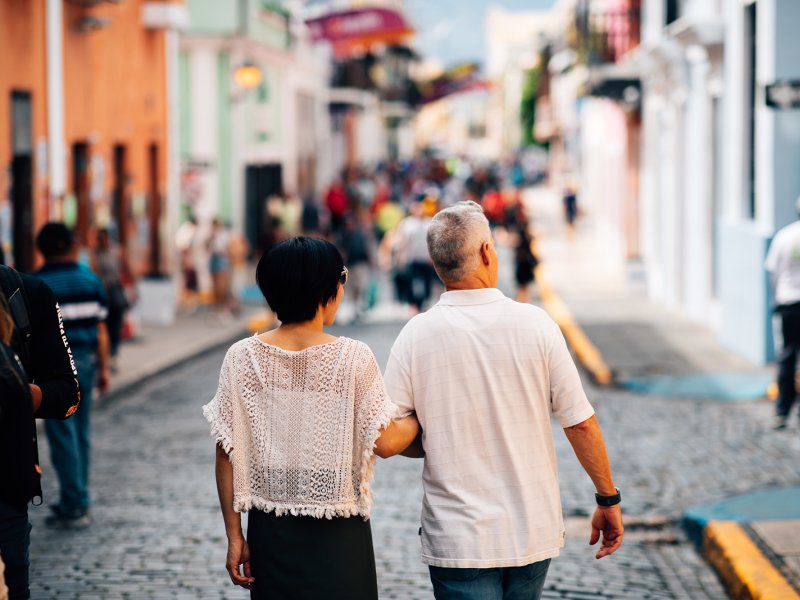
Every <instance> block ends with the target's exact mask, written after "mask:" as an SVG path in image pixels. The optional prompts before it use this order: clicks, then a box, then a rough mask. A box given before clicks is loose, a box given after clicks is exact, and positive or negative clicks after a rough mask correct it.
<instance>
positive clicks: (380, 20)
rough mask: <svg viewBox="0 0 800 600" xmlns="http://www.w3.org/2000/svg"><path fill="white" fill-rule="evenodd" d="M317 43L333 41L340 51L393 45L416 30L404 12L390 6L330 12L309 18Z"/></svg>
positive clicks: (308, 23)
mask: <svg viewBox="0 0 800 600" xmlns="http://www.w3.org/2000/svg"><path fill="white" fill-rule="evenodd" d="M306 25H308V28H309V30H310V31H311V39H312V40H313V41H315V42H320V41H327V42H330V43H331V44H332V45H333V47H334V51H336V52H337V54H342V53H346V52H348V51H351V50H355V49H361V50H363V49H368V48H369V46H370V45H371V44H374V43H378V42H380V43H384V44H393V43H398V42H400V41H402V40H403V39H405V38H406V37H407V36H408V35H410V34H412V33H414V30H413V29H412V28H411V26H410V25H409V24H408V22H406V19H405V17H404V16H403V15H402V13H400V12H398V11H396V10H391V9H388V8H362V9H355V10H346V11H340V12H334V13H329V14H327V15H323V16H321V17H317V18H314V19H309V20H308V21H306Z"/></svg>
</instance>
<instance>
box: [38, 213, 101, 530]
mask: <svg viewBox="0 0 800 600" xmlns="http://www.w3.org/2000/svg"><path fill="white" fill-rule="evenodd" d="M36 247H37V248H38V249H39V252H41V253H42V256H44V260H45V264H44V266H43V267H42V268H41V269H39V270H38V271H36V273H35V275H36V276H37V277H39V279H41V280H42V281H44V282H45V283H46V284H47V285H48V286H49V287H50V289H51V290H53V294H55V297H56V300H58V304H59V306H60V307H61V315H62V317H63V320H64V330H65V332H66V336H67V339H68V340H69V345H70V347H71V348H72V356H73V359H74V361H75V366H76V368H77V371H78V383H79V386H80V407H79V409H78V410H77V412H76V413H75V416H74V417H73V418H72V419H69V420H68V421H46V422H45V431H46V432H47V439H48V441H49V442H50V454H51V457H52V461H53V466H54V467H55V470H56V474H57V475H58V482H59V487H60V489H61V495H60V498H59V501H58V503H57V504H55V505H53V506H51V507H50V508H51V510H52V511H53V514H52V515H51V516H50V517H48V519H47V520H46V523H47V525H49V526H51V527H58V528H63V529H75V528H84V527H88V526H89V524H90V523H91V518H90V516H89V506H90V504H91V498H90V494H89V470H90V469H89V467H90V462H91V439H90V423H91V412H92V399H93V395H94V388H95V385H97V389H98V390H99V391H100V393H104V392H105V391H106V390H107V389H108V386H109V383H110V381H111V375H110V365H109V356H108V355H109V352H108V346H109V344H108V330H107V329H106V317H107V316H108V307H107V301H106V293H105V289H104V288H103V284H102V283H101V282H100V279H99V278H98V277H97V276H96V275H95V274H94V273H92V272H91V271H90V270H89V269H88V268H86V267H84V266H83V265H81V264H78V262H77V261H76V257H77V248H76V247H75V243H74V240H73V237H72V232H71V231H70V230H69V229H68V228H67V226H66V225H64V224H63V223H48V224H47V225H45V226H44V227H42V229H41V230H40V231H39V234H38V235H37V236H36Z"/></svg>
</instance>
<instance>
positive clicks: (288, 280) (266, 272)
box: [256, 237, 345, 324]
mask: <svg viewBox="0 0 800 600" xmlns="http://www.w3.org/2000/svg"><path fill="white" fill-rule="evenodd" d="M344 272H345V268H344V260H343V259H342V255H341V253H340V252H339V250H338V249H337V248H336V246H334V245H333V244H331V243H330V242H327V241H325V240H320V239H316V238H309V237H296V238H292V239H290V240H286V241H285V242H283V243H280V244H277V245H276V246H273V247H272V249H271V250H269V251H268V252H267V253H265V254H264V256H263V257H262V258H261V260H260V261H259V262H258V267H256V283H258V287H259V289H260V290H261V293H262V294H264V298H266V300H267V304H269V306H270V308H271V309H272V310H273V311H275V313H276V314H277V315H278V319H279V320H280V322H281V323H284V324H288V323H302V322H303V321H311V320H312V319H313V318H314V316H315V315H316V313H317V308H319V306H320V305H322V306H324V305H326V304H328V303H329V302H331V301H332V300H335V299H336V296H337V294H338V293H339V289H340V288H339V283H340V282H339V280H340V279H341V278H342V275H340V273H344Z"/></svg>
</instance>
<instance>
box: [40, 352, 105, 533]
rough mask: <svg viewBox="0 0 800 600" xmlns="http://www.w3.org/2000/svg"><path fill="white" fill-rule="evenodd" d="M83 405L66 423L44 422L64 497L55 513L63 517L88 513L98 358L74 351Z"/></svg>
mask: <svg viewBox="0 0 800 600" xmlns="http://www.w3.org/2000/svg"><path fill="white" fill-rule="evenodd" d="M73 357H74V359H75V367H76V368H77V370H78V384H79V385H80V391H81V403H80V406H79V407H78V410H77V411H76V412H75V414H74V415H72V416H71V417H70V418H68V419H66V420H65V421H57V420H54V419H48V420H46V421H45V422H44V428H45V432H46V433H47V440H48V442H49V443H50V457H51V460H52V461H53V467H54V468H55V470H56V475H57V476H58V484H59V488H60V490H61V497H60V498H59V501H58V504H56V505H55V506H54V507H53V511H54V512H55V513H56V514H58V515H60V516H63V517H67V518H77V517H81V516H83V515H84V514H86V511H87V510H89V464H90V453H91V445H90V437H89V434H90V420H91V415H92V394H93V392H94V384H95V382H96V380H97V357H96V355H95V353H94V352H87V351H81V350H78V351H75V350H73Z"/></svg>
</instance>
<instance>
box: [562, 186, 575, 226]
mask: <svg viewBox="0 0 800 600" xmlns="http://www.w3.org/2000/svg"><path fill="white" fill-rule="evenodd" d="M577 218H578V190H577V187H576V186H575V185H573V184H571V183H570V184H569V185H568V186H567V187H566V188H565V189H564V219H565V221H566V223H567V228H568V230H569V232H570V234H571V233H573V232H574V230H575V220H576V219H577Z"/></svg>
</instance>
